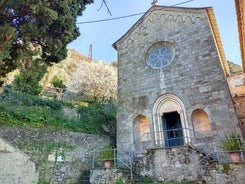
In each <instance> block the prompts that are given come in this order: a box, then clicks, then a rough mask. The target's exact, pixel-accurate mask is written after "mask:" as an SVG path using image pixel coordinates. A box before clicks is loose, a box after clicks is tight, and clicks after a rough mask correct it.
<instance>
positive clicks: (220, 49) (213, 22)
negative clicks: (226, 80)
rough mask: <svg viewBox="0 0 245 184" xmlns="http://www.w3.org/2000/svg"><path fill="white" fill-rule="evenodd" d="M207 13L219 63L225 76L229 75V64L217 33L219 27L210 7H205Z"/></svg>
mask: <svg viewBox="0 0 245 184" xmlns="http://www.w3.org/2000/svg"><path fill="white" fill-rule="evenodd" d="M207 14H208V18H209V23H210V27H211V30H212V33H213V36H214V39H215V44H216V46H217V49H218V52H219V57H220V61H221V65H222V67H223V70H224V72H225V75H226V76H229V75H230V70H229V66H228V63H227V61H226V57H225V53H224V49H223V45H222V41H221V37H220V34H219V29H218V26H217V23H216V19H215V15H214V11H213V9H212V8H207Z"/></svg>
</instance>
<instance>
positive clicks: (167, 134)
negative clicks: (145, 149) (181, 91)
mask: <svg viewBox="0 0 245 184" xmlns="http://www.w3.org/2000/svg"><path fill="white" fill-rule="evenodd" d="M153 125H154V132H155V133H154V136H155V144H158V145H159V146H165V147H169V146H180V145H184V144H185V143H186V142H189V131H188V129H187V128H188V124H187V120H186V113H185V108H184V104H183V102H182V101H181V99H180V98H179V97H178V96H176V95H174V94H164V95H162V96H160V97H159V98H158V99H157V100H156V102H155V104H154V107H153Z"/></svg>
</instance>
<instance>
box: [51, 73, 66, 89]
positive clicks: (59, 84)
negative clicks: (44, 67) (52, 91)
mask: <svg viewBox="0 0 245 184" xmlns="http://www.w3.org/2000/svg"><path fill="white" fill-rule="evenodd" d="M51 83H52V84H53V86H54V87H56V88H64V89H65V88H66V86H65V85H64V84H63V81H62V80H61V79H59V77H58V76H56V75H55V76H54V78H53V79H52V82H51Z"/></svg>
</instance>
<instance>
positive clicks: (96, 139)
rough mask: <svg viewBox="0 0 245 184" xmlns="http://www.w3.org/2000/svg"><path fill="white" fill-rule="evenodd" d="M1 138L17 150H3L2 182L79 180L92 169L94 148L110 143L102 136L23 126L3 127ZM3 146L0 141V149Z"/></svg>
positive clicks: (26, 183)
mask: <svg viewBox="0 0 245 184" xmlns="http://www.w3.org/2000/svg"><path fill="white" fill-rule="evenodd" d="M0 137H1V138H4V139H5V140H7V141H8V142H9V143H10V144H11V145H13V146H9V148H8V149H7V150H10V148H11V149H12V150H15V152H16V153H15V154H13V153H12V152H13V151H11V152H10V151H6V152H1V151H0V167H1V168H0V183H1V184H34V183H37V182H39V183H42V182H50V183H52V184H64V183H69V182H71V183H72V182H79V180H80V179H81V175H82V174H83V173H84V172H87V171H89V170H90V169H91V166H92V163H91V159H92V155H91V154H92V151H94V150H97V149H100V148H102V147H104V146H106V145H109V144H110V142H111V140H110V138H109V137H108V136H103V135H92V134H83V133H74V132H66V131H56V130H48V129H32V128H20V127H18V128H13V127H9V128H8V127H1V129H0ZM4 145H6V143H5V142H3V141H2V142H0V150H5V147H4ZM19 149H20V150H21V151H20V150H19ZM22 152H23V153H22ZM16 155H17V156H16ZM35 163H36V164H35ZM38 173H39V175H37V174H38ZM24 179H25V180H24ZM27 179H29V180H27Z"/></svg>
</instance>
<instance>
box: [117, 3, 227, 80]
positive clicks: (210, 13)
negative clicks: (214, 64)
mask: <svg viewBox="0 0 245 184" xmlns="http://www.w3.org/2000/svg"><path fill="white" fill-rule="evenodd" d="M156 10H164V11H177V12H179V11H181V12H190V13H194V12H199V11H206V13H207V16H208V19H209V23H210V27H211V30H212V33H213V37H214V40H215V43H216V46H217V50H218V53H219V57H220V61H221V65H222V67H223V70H224V72H225V75H226V76H228V75H229V73H230V72H229V67H228V64H227V61H226V57H225V53H224V49H223V45H222V42H221V37H220V34H219V30H218V26H217V23H216V19H215V14H214V11H213V8H211V7H204V8H186V7H170V6H152V7H151V8H150V9H149V10H148V11H147V12H146V13H145V14H144V15H143V16H142V17H141V18H140V19H139V20H138V21H137V22H136V23H135V24H134V25H133V26H132V27H131V28H130V29H129V30H128V31H127V32H126V33H125V34H124V35H123V36H122V37H121V38H119V39H118V40H117V41H116V42H115V43H114V44H113V45H112V46H113V47H114V48H115V49H116V50H117V45H118V44H120V42H121V41H122V40H124V39H126V38H127V36H128V35H129V34H130V33H131V32H133V31H134V30H135V28H136V27H138V26H139V25H140V24H141V22H143V21H144V20H145V19H146V18H147V16H148V15H149V14H151V13H152V12H154V11H156Z"/></svg>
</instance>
